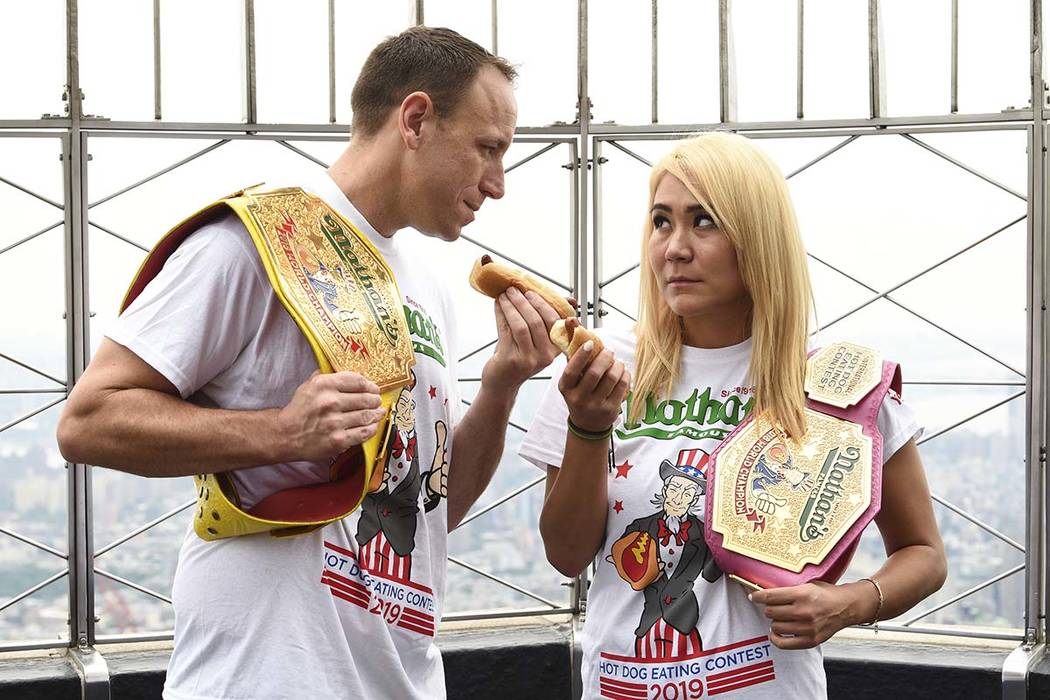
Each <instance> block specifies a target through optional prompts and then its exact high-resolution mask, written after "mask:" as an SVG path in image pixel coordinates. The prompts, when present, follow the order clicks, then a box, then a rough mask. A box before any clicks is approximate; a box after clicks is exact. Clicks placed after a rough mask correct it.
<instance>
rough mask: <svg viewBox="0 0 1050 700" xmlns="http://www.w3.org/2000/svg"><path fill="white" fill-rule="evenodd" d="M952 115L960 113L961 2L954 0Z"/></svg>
mask: <svg viewBox="0 0 1050 700" xmlns="http://www.w3.org/2000/svg"><path fill="white" fill-rule="evenodd" d="M951 112H952V114H957V113H958V112H959V0H952V104H951Z"/></svg>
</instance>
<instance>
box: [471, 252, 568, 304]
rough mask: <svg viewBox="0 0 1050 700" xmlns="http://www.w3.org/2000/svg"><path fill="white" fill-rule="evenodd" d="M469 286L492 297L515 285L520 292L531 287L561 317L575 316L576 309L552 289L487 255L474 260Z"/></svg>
mask: <svg viewBox="0 0 1050 700" xmlns="http://www.w3.org/2000/svg"><path fill="white" fill-rule="evenodd" d="M470 286H471V287H473V288H474V289H476V290H478V291H479V292H481V293H482V294H484V295H486V296H490V297H492V298H493V299H495V298H496V297H498V296H499V295H500V294H503V292H505V291H507V289H509V288H510V287H517V288H518V289H520V290H521V292H522V293H525V292H527V291H529V290H530V289H531V290H532V291H534V292H535V293H536V294H539V295H540V297H542V298H543V300H544V301H545V302H547V303H548V304H550V305H551V306H552V307H554V310H555V311H556V312H557V313H558V315H559V316H561V317H562V318H575V317H576V309H574V308H572V305H571V304H570V303H569V302H568V301H566V300H565V298H564V297H562V296H561V295H559V294H558V293H557V292H555V291H554V290H553V289H551V288H550V287H548V286H547V285H545V284H543V283H542V282H540V281H539V280H537V279H536V278H535V277H533V276H532V275H528V274H526V273H524V272H522V271H521V270H518V269H516V268H513V267H511V266H510V265H504V264H502V263H498V262H493V261H492V258H491V257H489V256H488V255H482V256H481V257H480V258H478V259H477V261H475V262H474V268H473V269H472V270H471V271H470Z"/></svg>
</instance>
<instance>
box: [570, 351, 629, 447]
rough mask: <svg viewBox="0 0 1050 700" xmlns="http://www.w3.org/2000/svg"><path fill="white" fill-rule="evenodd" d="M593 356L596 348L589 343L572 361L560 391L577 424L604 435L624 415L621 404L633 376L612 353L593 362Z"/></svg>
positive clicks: (601, 353) (595, 358)
mask: <svg viewBox="0 0 1050 700" xmlns="http://www.w3.org/2000/svg"><path fill="white" fill-rule="evenodd" d="M592 354H594V344H593V343H592V342H591V341H587V342H586V343H584V345H583V346H582V347H581V348H580V349H579V350H577V351H576V352H575V353H574V354H573V356H572V357H571V358H569V361H568V363H567V364H566V365H565V370H564V371H563V372H562V373H561V380H560V381H559V382H558V389H559V391H561V394H562V396H563V397H565V404H566V405H567V406H568V407H569V419H570V420H572V422H573V424H575V425H576V426H577V427H579V428H582V429H583V430H593V431H594V432H602V431H604V430H607V429H608V428H609V426H611V425H612V424H613V423H615V422H616V417H617V416H618V415H619V414H620V404H621V403H623V400H624V398H625V397H626V396H627V389H628V387H630V385H631V373H630V372H628V371H627V369H626V368H625V367H624V366H623V363H622V362H620V361H619V360H617V359H616V358H615V357H614V356H613V354H612V352H610V351H609V350H608V349H603V350H602V351H601V352H599V353H597V355H596V356H595V357H593V358H592V357H591V355H592Z"/></svg>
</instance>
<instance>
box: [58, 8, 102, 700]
mask: <svg viewBox="0 0 1050 700" xmlns="http://www.w3.org/2000/svg"><path fill="white" fill-rule="evenodd" d="M66 13H67V14H66V46H67V66H66V70H67V96H68V100H69V102H68V104H69V120H70V130H69V134H68V135H67V136H66V137H65V139H64V146H65V147H64V149H63V175H64V188H65V200H66V207H65V225H66V226H65V234H66V235H65V248H66V253H65V270H66V374H67V386H68V387H72V386H73V384H74V383H75V382H76V381H77V380H78V379H79V378H80V375H81V374H83V372H84V367H85V366H86V365H87V361H88V357H89V353H90V337H91V335H90V315H91V314H90V310H89V306H88V255H87V230H88V220H87V178H86V172H85V171H86V167H87V160H88V155H87V148H86V145H87V134H85V133H84V132H83V131H82V125H81V120H82V118H83V104H82V102H83V95H82V94H81V92H80V60H79V32H78V16H77V0H67V3H66ZM66 469H67V474H68V478H67V482H68V491H67V493H68V496H69V510H68V514H67V515H68V528H69V535H68V541H69V556H68V562H69V632H70V644H71V647H72V648H71V649H70V651H69V659H70V662H71V663H72V664H73V666H74V668H75V669H76V671H77V674H78V675H79V676H80V682H81V697H83V698H85V700H109V698H110V692H109V669H108V667H107V666H106V662H105V660H104V659H103V658H102V655H101V654H99V653H98V652H96V651H95V649H94V644H95V608H94V604H95V594H94V545H93V542H92V531H91V468H90V467H88V466H87V465H84V464H67V465H66Z"/></svg>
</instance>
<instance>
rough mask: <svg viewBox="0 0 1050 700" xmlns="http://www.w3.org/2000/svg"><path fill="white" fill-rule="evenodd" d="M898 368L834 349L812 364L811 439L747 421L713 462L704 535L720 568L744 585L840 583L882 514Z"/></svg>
mask: <svg viewBox="0 0 1050 700" xmlns="http://www.w3.org/2000/svg"><path fill="white" fill-rule="evenodd" d="M900 389H901V374H900V368H899V366H898V365H897V364H895V363H892V362H884V361H883V360H882V358H881V357H880V356H879V354H878V353H877V352H876V351H875V350H872V349H870V348H866V347H863V346H860V345H855V344H852V343H836V344H834V345H831V346H828V347H826V348H823V349H821V350H818V351H816V352H815V353H813V354H812V356H811V357H810V359H809V362H808V364H807V367H806V381H805V391H806V396H807V398H806V409H805V418H806V434H805V435H804V436H803V437H802V439H801V440H799V441H798V442H795V441H793V440H789V439H787V438H786V436H785V434H784V431H783V430H781V429H780V428H779V427H778V426H776V425H772V424H770V423H769V422H768V421H767V420H764V419H763V418H762V417H758V418H756V417H755V416H749V417H748V418H747V419H746V420H745V421H744V422H743V423H741V424H740V425H739V426H738V427H737V428H736V429H735V430H734V431H733V432H732V433H730V435H729V436H728V437H726V439H725V440H724V441H723V442H722V444H721V445H719V447H718V448H717V449H716V450H715V452H714V453H713V454H712V456H711V460H710V465H709V474H708V483H709V484H710V487H709V488H708V491H707V494H706V502H705V505H706V512H705V520H706V525H705V533H704V535H705V538H706V539H707V543H708V547H709V548H710V549H711V551H712V553H713V554H714V557H715V561H716V562H717V563H718V565H719V568H721V569H722V571H724V572H726V573H727V574H729V575H731V576H732V577H734V578H736V579H737V580H740V581H741V582H742V583H745V585H751V586H757V587H762V588H769V587H777V586H792V585H797V584H800V583H805V582H807V581H812V580H818V579H819V580H823V581H827V582H829V583H834V582H835V581H837V580H838V578H839V577H840V576H841V575H842V573H843V572H844V571H845V569H846V567H847V566H848V565H849V561H850V559H851V558H852V556H853V552H854V551H855V550H856V547H857V543H858V541H859V539H860V535H861V533H862V532H863V531H864V528H865V527H866V526H867V524H868V523H869V522H871V520H872V518H874V517H875V515H876V514H877V513H878V512H879V507H880V505H881V496H882V435H881V434H880V433H879V430H878V426H877V419H878V415H879V409H880V408H881V406H882V402H883V399H884V398H885V396H886V394H887V393H888V392H896V393H895V394H893V395H894V396H895V397H896V398H899V396H900Z"/></svg>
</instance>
